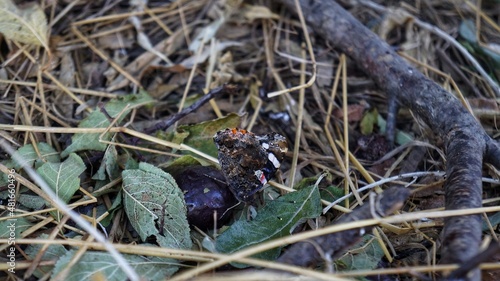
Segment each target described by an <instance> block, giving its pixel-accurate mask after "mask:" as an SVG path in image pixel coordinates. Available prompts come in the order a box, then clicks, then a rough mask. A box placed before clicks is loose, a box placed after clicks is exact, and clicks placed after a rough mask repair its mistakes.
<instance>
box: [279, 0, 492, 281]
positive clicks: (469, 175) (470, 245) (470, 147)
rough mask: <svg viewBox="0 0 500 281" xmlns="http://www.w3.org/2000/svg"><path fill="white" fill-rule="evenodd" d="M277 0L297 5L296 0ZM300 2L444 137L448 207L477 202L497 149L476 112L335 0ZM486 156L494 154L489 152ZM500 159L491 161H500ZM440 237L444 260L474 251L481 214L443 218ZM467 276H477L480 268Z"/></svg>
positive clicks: (321, 30)
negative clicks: (483, 172)
mask: <svg viewBox="0 0 500 281" xmlns="http://www.w3.org/2000/svg"><path fill="white" fill-rule="evenodd" d="M281 2H282V3H283V4H285V5H286V6H287V7H288V8H289V9H291V10H293V11H295V10H296V6H295V1H294V0H281ZM299 2H300V5H301V8H302V12H303V14H304V17H305V18H306V21H307V23H308V25H309V26H310V27H312V29H313V30H314V32H315V33H316V34H317V35H320V36H322V37H323V38H324V39H325V40H327V41H328V42H329V43H330V44H332V45H333V46H334V47H335V48H337V49H338V50H340V51H341V52H344V53H346V54H347V55H348V56H349V57H351V58H352V59H353V60H354V61H355V62H356V63H357V64H358V66H359V67H360V68H362V69H363V70H364V71H365V72H366V73H367V74H368V75H369V76H370V77H371V78H372V79H373V80H374V81H375V82H376V84H377V85H378V87H380V89H382V90H384V91H385V92H386V93H387V95H388V98H389V99H396V100H397V101H398V103H400V104H401V105H403V106H406V107H408V108H410V109H411V110H412V111H413V112H414V113H415V115H416V116H418V117H419V118H420V119H422V120H423V121H424V122H425V123H427V125H429V127H430V128H431V129H432V130H433V131H434V132H435V133H436V134H437V135H439V136H440V137H442V138H443V139H444V142H445V150H446V158H447V168H446V173H447V180H446V183H445V192H446V203H445V204H446V209H448V210H453V209H465V208H477V207H481V195H482V184H481V169H482V162H483V156H484V155H485V153H486V152H487V151H491V152H493V151H494V152H495V153H496V154H497V155H498V152H499V151H500V150H499V149H498V145H497V144H496V142H495V141H494V140H492V139H491V138H490V137H489V136H488V135H487V134H486V133H485V131H484V130H483V128H482V127H481V126H480V124H479V123H478V122H477V121H476V120H475V118H474V117H473V116H472V115H471V114H469V112H467V111H466V109H465V108H464V107H463V106H462V104H461V103H460V102H459V100H458V99H457V98H455V97H454V96H453V95H452V94H451V93H448V92H447V91H445V90H444V89H443V88H441V87H440V86H439V85H437V84H436V83H435V82H433V81H431V80H430V79H429V78H427V77H425V76H424V75H423V74H422V73H420V72H419V71H418V70H417V69H416V68H414V67H413V66H411V65H409V64H408V63H407V62H406V61H404V60H403V59H402V58H401V57H400V56H398V55H397V54H396V53H395V52H394V51H393V50H392V49H391V48H390V46H389V45H387V44H386V43H385V42H383V41H382V40H381V39H380V38H379V37H378V36H377V35H376V34H374V33H373V32H371V31H370V30H368V29H367V28H366V27H364V26H363V25H362V24H361V23H360V22H359V21H357V20H356V19H355V18H354V17H353V16H352V15H350V14H349V13H348V12H347V11H345V10H344V9H343V8H342V7H341V6H339V5H338V4H337V3H335V2H334V1H314V0H299ZM487 146H488V149H487ZM486 159H487V160H492V159H491V157H489V156H487V157H486ZM497 159H498V158H497ZM499 161H500V160H494V159H493V161H492V162H494V163H493V164H494V165H498V162H499ZM442 239H443V243H442V245H443V246H442V249H441V262H442V263H461V262H463V261H466V260H467V259H469V258H471V257H473V256H474V255H475V254H477V250H478V248H479V243H480V240H481V218H480V216H479V215H473V216H462V217H454V218H448V219H446V220H445V226H444V229H443V233H442ZM467 278H468V280H479V279H480V272H479V270H478V269H475V270H474V272H473V274H469V277H467Z"/></svg>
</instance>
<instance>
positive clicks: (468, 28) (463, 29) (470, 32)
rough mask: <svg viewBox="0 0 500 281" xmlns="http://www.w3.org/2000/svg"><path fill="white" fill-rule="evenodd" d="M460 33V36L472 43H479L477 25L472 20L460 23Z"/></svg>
mask: <svg viewBox="0 0 500 281" xmlns="http://www.w3.org/2000/svg"><path fill="white" fill-rule="evenodd" d="M458 34H460V36H461V37H462V38H464V39H465V40H466V41H467V42H469V43H472V44H476V43H477V38H476V26H475V25H474V22H473V21H471V20H464V21H462V22H461V23H460V26H459V28H458Z"/></svg>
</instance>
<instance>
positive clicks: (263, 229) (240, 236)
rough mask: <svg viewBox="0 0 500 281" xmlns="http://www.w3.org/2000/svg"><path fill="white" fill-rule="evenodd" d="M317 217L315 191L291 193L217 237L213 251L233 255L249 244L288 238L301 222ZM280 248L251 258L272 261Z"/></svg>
mask: <svg viewBox="0 0 500 281" xmlns="http://www.w3.org/2000/svg"><path fill="white" fill-rule="evenodd" d="M320 214H321V203H320V198H319V192H318V188H317V187H316V186H310V187H307V188H304V189H301V190H299V191H296V192H291V193H288V194H285V195H283V196H281V197H280V198H278V199H276V200H274V201H270V202H267V203H266V206H265V207H264V208H263V209H262V210H259V212H258V213H257V217H256V218H255V219H254V220H252V221H247V220H246V219H242V220H239V221H237V222H235V223H234V224H233V225H231V226H230V227H229V229H227V230H226V231H224V232H223V233H222V234H221V235H219V236H218V237H217V240H216V243H217V244H216V248H217V251H219V252H222V253H233V252H236V251H239V250H241V249H244V248H247V247H251V246H253V245H256V244H259V243H262V242H265V241H269V240H272V239H276V238H280V237H283V236H286V235H290V233H291V231H292V230H293V228H294V227H295V226H296V225H297V224H298V223H299V222H302V221H303V220H305V219H308V218H314V217H317V216H319V215H320ZM280 251H281V249H272V250H269V251H266V252H263V253H259V254H257V255H255V256H253V257H255V258H260V259H268V260H274V259H276V258H277V257H278V255H279V253H280Z"/></svg>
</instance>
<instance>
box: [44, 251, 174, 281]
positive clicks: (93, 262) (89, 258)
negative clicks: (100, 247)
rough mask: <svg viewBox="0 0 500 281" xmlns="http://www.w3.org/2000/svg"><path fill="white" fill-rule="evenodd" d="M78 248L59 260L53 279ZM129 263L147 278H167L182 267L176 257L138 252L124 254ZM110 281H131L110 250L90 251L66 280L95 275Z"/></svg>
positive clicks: (70, 270) (74, 280)
mask: <svg viewBox="0 0 500 281" xmlns="http://www.w3.org/2000/svg"><path fill="white" fill-rule="evenodd" d="M75 253H76V251H75V250H72V251H68V252H67V253H66V254H65V255H64V256H62V257H61V258H60V259H59V260H58V261H57V263H56V265H55V267H54V271H53V273H52V278H54V277H55V276H56V275H57V274H59V273H60V272H61V271H63V270H64V269H66V268H67V267H68V266H69V263H70V261H71V260H72V259H73V256H74V255H75ZM123 257H124V258H125V260H126V261H127V262H128V264H129V265H130V266H131V267H132V268H133V269H134V270H135V272H137V274H138V275H139V276H140V277H141V278H144V280H152V281H155V280H165V278H169V277H170V276H172V275H173V274H174V273H175V272H176V271H177V270H178V269H179V266H178V264H179V263H178V262H177V261H176V260H173V259H167V258H158V257H144V256H137V255H127V254H125V255H123ZM98 276H99V278H101V279H103V280H108V281H113V280H117V281H122V280H127V275H126V274H125V272H123V270H122V269H121V268H120V267H119V266H118V264H117V263H116V261H115V260H114V259H113V257H112V256H111V255H110V254H109V253H107V252H97V251H87V252H85V254H83V256H82V257H81V258H80V259H79V260H78V262H77V263H76V264H75V265H73V266H71V267H70V269H69V272H68V275H67V276H66V277H65V278H64V280H66V281H81V280H94V278H93V277H95V278H96V280H97V277H98Z"/></svg>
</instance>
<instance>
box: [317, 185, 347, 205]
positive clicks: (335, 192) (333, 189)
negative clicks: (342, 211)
mask: <svg viewBox="0 0 500 281" xmlns="http://www.w3.org/2000/svg"><path fill="white" fill-rule="evenodd" d="M344 192H345V191H344V189H343V188H340V187H338V186H335V185H329V186H327V187H325V188H321V189H320V190H319V194H320V195H321V199H323V200H326V201H329V202H333V201H335V200H337V199H339V198H340V197H342V196H344ZM341 204H344V203H341Z"/></svg>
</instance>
